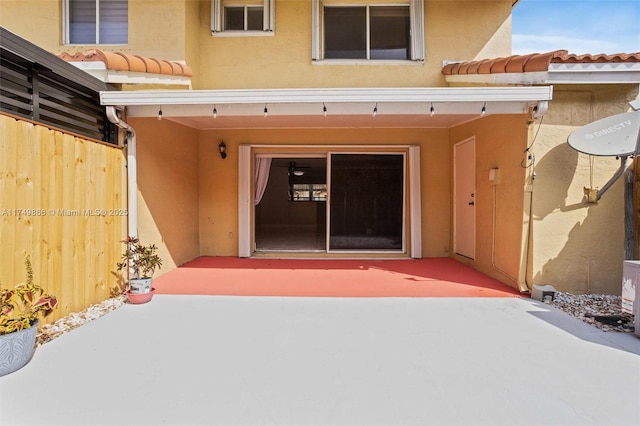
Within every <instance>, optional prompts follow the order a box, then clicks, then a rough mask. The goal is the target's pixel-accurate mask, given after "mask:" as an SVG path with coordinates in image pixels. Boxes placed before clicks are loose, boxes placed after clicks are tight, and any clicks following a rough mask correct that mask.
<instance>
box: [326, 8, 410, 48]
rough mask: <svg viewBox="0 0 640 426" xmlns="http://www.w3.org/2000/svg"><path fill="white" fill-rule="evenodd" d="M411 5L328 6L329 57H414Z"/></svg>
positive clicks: (327, 38)
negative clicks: (410, 21) (412, 51)
mask: <svg viewBox="0 0 640 426" xmlns="http://www.w3.org/2000/svg"><path fill="white" fill-rule="evenodd" d="M410 49H411V31H410V25H409V6H356V7H325V8H324V58H325V59H400V60H409V59H411V50H410Z"/></svg>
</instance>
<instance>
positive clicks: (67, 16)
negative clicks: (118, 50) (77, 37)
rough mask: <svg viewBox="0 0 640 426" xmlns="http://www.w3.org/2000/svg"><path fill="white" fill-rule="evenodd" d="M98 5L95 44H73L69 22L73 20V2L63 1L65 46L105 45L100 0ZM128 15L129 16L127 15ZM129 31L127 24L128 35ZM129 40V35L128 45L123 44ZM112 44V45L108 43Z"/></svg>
mask: <svg viewBox="0 0 640 426" xmlns="http://www.w3.org/2000/svg"><path fill="white" fill-rule="evenodd" d="M94 1H95V3H96V36H95V43H81V44H78V43H71V23H70V22H69V19H70V18H71V13H70V12H69V3H70V2H71V0H63V1H62V27H63V31H64V37H63V39H64V44H66V45H87V44H90V45H92V46H93V45H103V46H104V45H105V43H100V0H94ZM128 5H129V2H128V1H127V7H128ZM127 15H128V14H127ZM127 21H128V16H127ZM128 31H129V22H127V33H128ZM128 39H129V35H128V34H127V43H122V44H128ZM108 44H111V43H108ZM120 44H121V43H118V45H120Z"/></svg>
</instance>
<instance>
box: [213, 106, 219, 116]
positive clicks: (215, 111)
mask: <svg viewBox="0 0 640 426" xmlns="http://www.w3.org/2000/svg"><path fill="white" fill-rule="evenodd" d="M213 118H218V110H217V109H216V106H215V105H214V106H213Z"/></svg>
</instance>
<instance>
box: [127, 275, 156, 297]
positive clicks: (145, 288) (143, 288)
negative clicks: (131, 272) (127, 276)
mask: <svg viewBox="0 0 640 426" xmlns="http://www.w3.org/2000/svg"><path fill="white" fill-rule="evenodd" d="M151 280H152V279H151V278H133V279H131V280H129V290H130V291H131V293H132V294H140V293H149V292H150V291H151Z"/></svg>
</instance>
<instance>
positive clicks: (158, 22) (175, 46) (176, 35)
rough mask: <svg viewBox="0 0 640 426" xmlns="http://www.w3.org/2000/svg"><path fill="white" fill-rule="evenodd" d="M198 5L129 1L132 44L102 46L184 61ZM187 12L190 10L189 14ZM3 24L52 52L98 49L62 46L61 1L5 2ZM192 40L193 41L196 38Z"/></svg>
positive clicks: (0, 8) (0, 13)
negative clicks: (190, 28)
mask: <svg viewBox="0 0 640 426" xmlns="http://www.w3.org/2000/svg"><path fill="white" fill-rule="evenodd" d="M195 3H197V2H196V0H186V1H185V0H162V1H157V0H129V42H128V43H127V44H123V45H101V46H99V47H100V48H101V49H104V50H110V51H121V52H126V53H131V54H136V55H143V56H149V57H152V58H160V59H167V60H175V61H182V60H185V58H186V40H187V38H186V33H187V24H189V25H190V26H192V25H193V21H194V16H193V15H194V13H193V11H192V10H193V7H194V5H195ZM198 5H199V3H198ZM186 9H189V10H190V11H189V12H188V13H187V10H186ZM26 17H28V18H26ZM0 25H2V26H3V27H5V28H7V29H8V30H10V31H13V32H14V33H16V34H18V35H20V36H21V37H23V38H25V39H27V40H29V41H30V42H32V43H34V44H36V45H38V46H39V47H41V48H43V49H45V50H47V51H49V52H52V53H62V52H65V51H67V52H78V51H85V50H87V49H91V48H95V47H96V45H65V44H63V26H62V1H60V0H57V1H56V0H28V1H24V0H2V1H0ZM189 41H190V42H193V38H190V39H189Z"/></svg>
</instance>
